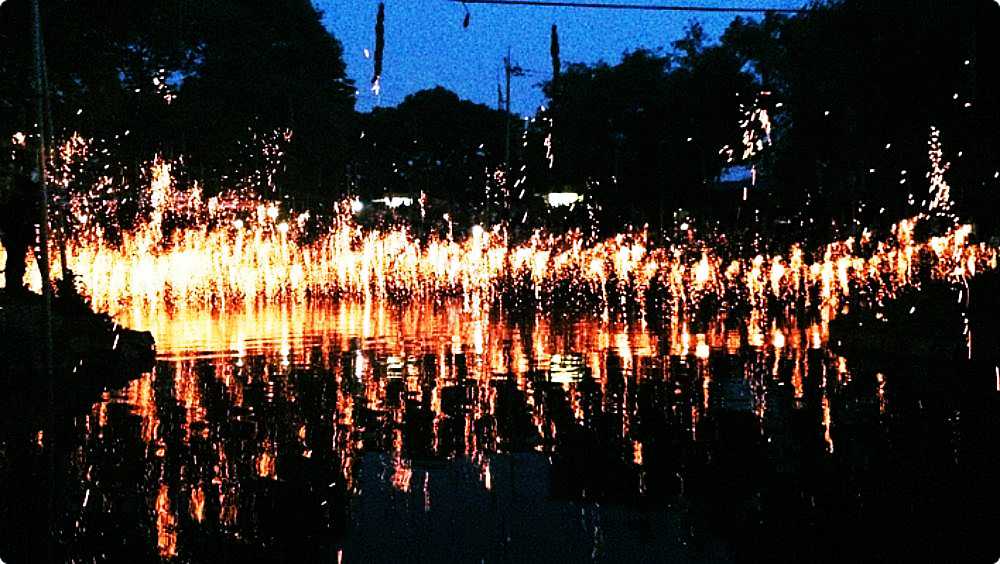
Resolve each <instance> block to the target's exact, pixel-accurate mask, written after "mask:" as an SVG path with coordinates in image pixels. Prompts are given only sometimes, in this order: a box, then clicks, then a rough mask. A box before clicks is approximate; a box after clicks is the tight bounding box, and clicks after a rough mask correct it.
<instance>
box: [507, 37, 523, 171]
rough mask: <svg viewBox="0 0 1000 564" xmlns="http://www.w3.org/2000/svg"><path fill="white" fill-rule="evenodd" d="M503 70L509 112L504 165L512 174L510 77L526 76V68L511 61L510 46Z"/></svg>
mask: <svg viewBox="0 0 1000 564" xmlns="http://www.w3.org/2000/svg"><path fill="white" fill-rule="evenodd" d="M503 72H504V77H505V78H506V80H507V96H506V97H505V99H504V105H505V107H506V112H507V125H506V128H505V129H506V134H505V137H504V159H503V162H504V166H505V167H506V168H507V173H508V174H510V77H512V76H524V69H522V68H521V67H517V66H513V65H512V64H511V62H510V47H507V56H506V57H504V60H503Z"/></svg>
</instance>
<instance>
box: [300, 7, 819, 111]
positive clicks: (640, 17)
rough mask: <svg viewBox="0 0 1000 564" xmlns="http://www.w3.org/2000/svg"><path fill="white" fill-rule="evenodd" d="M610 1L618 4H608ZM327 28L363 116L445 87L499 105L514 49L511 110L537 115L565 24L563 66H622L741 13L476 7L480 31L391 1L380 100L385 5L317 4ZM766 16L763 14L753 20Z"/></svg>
mask: <svg viewBox="0 0 1000 564" xmlns="http://www.w3.org/2000/svg"><path fill="white" fill-rule="evenodd" d="M606 1H608V2H610V1H611V0H606ZM630 2H631V3H645V4H671V3H673V4H684V5H698V6H719V7H735V6H739V7H747V8H797V7H801V6H802V5H803V4H804V3H805V2H804V0H630ZM314 3H315V4H316V6H317V8H319V9H320V10H322V11H323V13H324V18H323V21H324V24H325V25H326V27H327V28H328V29H329V30H330V31H331V32H333V34H334V35H335V36H336V37H337V38H338V39H339V40H340V41H341V43H343V45H344V59H345V61H346V62H347V73H348V76H350V77H351V78H352V79H354V80H355V82H356V84H357V86H358V90H359V93H358V103H357V108H358V110H360V111H368V110H370V109H371V108H372V107H373V106H380V105H381V106H392V105H396V104H398V103H399V102H401V101H402V100H403V98H404V97H406V95H407V94H410V93H413V92H416V91H418V90H421V89H424V88H432V87H434V86H436V85H441V86H444V87H446V88H448V89H450V90H453V91H455V92H457V93H458V94H459V96H461V97H462V98H468V99H470V100H474V101H476V102H481V103H485V104H488V105H490V106H494V105H496V100H497V79H498V76H501V74H500V73H501V66H502V61H503V57H504V55H505V53H506V51H507V47H508V46H509V47H510V48H511V51H512V55H513V57H512V58H513V61H514V64H516V65H520V66H521V67H523V68H524V69H526V71H527V73H526V75H525V76H524V77H520V78H515V79H513V82H512V86H511V88H512V95H511V104H512V109H513V110H514V111H516V112H518V113H521V114H532V113H534V111H535V109H537V108H538V106H539V105H540V104H542V103H544V96H543V95H542V92H541V89H540V88H539V87H538V84H539V83H540V82H542V81H544V80H547V79H548V78H549V75H550V74H551V69H552V65H551V62H550V59H549V29H550V27H551V25H552V24H553V23H554V24H556V25H558V26H559V42H560V46H561V55H562V61H563V65H565V64H567V63H571V62H586V63H593V62H596V61H598V60H605V61H608V62H618V61H619V60H620V59H621V55H622V53H623V52H624V51H626V50H634V49H636V48H638V47H647V48H653V49H655V48H665V49H670V43H671V42H672V41H674V40H675V39H678V38H680V37H681V36H683V34H684V28H685V26H686V25H687V24H688V22H690V21H692V20H695V19H696V20H697V21H700V22H701V23H702V25H703V26H704V27H705V31H706V32H708V34H709V36H710V38H711V39H713V40H715V39H717V38H718V36H719V35H720V34H721V33H722V32H723V31H724V30H725V28H726V26H727V25H728V24H729V22H730V21H731V20H732V19H733V17H734V15H733V14H712V13H694V12H645V11H634V10H632V11H618V10H580V9H567V8H541V7H510V6H492V5H469V11H470V12H471V13H472V21H471V25H470V26H469V28H468V29H463V28H462V18H463V16H464V14H465V12H464V10H463V8H462V5H461V4H458V3H452V2H449V1H448V0H386V2H385V11H386V18H385V28H386V30H385V43H386V44H385V57H384V70H383V76H382V95H381V99H379V98H378V97H376V96H375V95H374V94H373V93H372V92H371V90H370V89H369V83H370V81H371V74H372V65H373V61H372V60H371V59H370V58H369V59H366V58H365V55H364V50H365V49H366V48H367V49H368V50H369V51H371V52H374V45H375V31H374V29H375V13H376V11H377V10H378V1H377V0H315V1H314ZM750 15H751V16H752V17H760V15H759V14H756V15H754V14H750Z"/></svg>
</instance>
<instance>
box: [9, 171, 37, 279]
mask: <svg viewBox="0 0 1000 564" xmlns="http://www.w3.org/2000/svg"><path fill="white" fill-rule="evenodd" d="M6 184H7V185H6V186H4V185H0V243H2V244H3V246H4V249H6V251H7V264H6V265H5V266H4V275H5V277H6V278H5V279H6V283H7V289H8V291H12V292H17V291H24V290H25V287H24V273H25V271H26V270H27V263H26V261H25V256H26V255H27V252H28V249H30V248H31V246H32V244H33V243H34V241H35V223H36V219H37V218H38V206H39V204H40V190H39V187H38V183H37V182H35V181H33V180H32V179H31V178H29V177H28V176H26V175H24V174H16V173H15V174H14V175H13V176H12V177H11V178H10V179H9V180H8V181H7V183H6Z"/></svg>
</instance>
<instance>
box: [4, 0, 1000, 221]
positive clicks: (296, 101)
mask: <svg viewBox="0 0 1000 564" xmlns="http://www.w3.org/2000/svg"><path fill="white" fill-rule="evenodd" d="M813 7H814V8H815V9H814V10H813V11H811V12H809V13H806V14H802V15H796V16H793V17H792V16H784V15H776V14H768V15H767V16H765V17H763V18H762V19H744V18H737V19H736V20H734V21H733V22H732V24H731V25H730V26H729V27H728V28H727V29H726V31H725V32H724V33H723V35H722V36H721V37H719V38H709V37H707V36H706V34H705V33H704V31H703V30H702V28H701V27H700V26H699V25H697V24H696V23H693V24H692V25H690V26H689V28H688V31H687V34H686V35H685V36H684V37H683V38H680V39H678V40H676V41H674V42H673V43H671V44H670V45H669V47H668V48H666V49H663V50H637V51H631V52H626V53H625V55H624V56H623V58H622V60H621V61H620V62H617V63H614V64H610V63H603V62H602V63H598V64H593V65H585V64H577V63H569V64H561V66H560V67H559V68H561V73H560V75H559V77H558V78H557V79H555V80H550V81H547V82H545V83H544V84H541V85H540V86H541V87H542V88H543V90H544V92H545V94H546V96H547V97H548V99H549V103H548V104H547V106H548V108H547V109H546V110H545V111H543V112H540V113H539V114H538V115H537V116H535V119H534V120H531V121H530V122H525V121H522V120H521V119H519V118H516V117H515V118H514V119H513V120H512V121H513V124H514V125H513V128H514V133H513V135H512V136H511V137H512V146H513V151H512V161H513V162H511V163H509V167H508V168H507V170H508V178H509V180H510V182H511V183H513V181H514V180H516V179H518V178H521V177H522V176H523V177H524V180H523V181H522V182H521V183H520V185H519V187H518V188H516V189H512V190H509V192H508V195H507V196H505V197H506V198H507V199H508V200H509V202H507V203H504V202H499V204H498V207H496V208H493V209H492V211H491V205H490V204H489V203H488V202H487V201H486V200H487V199H488V193H489V189H490V186H491V184H492V183H495V182H496V179H495V176H494V174H495V172H496V171H498V170H502V169H503V168H504V163H503V156H504V153H505V135H504V132H505V128H506V123H507V116H506V115H505V114H504V113H503V112H501V111H497V110H493V109H490V108H488V107H486V106H483V105H480V104H474V103H471V102H467V101H463V100H460V99H459V98H458V97H457V96H456V95H454V94H453V93H451V92H448V91H447V90H444V89H442V88H437V89H434V90H429V91H423V92H419V93H416V94H413V95H411V96H408V97H407V98H406V100H405V101H404V102H402V103H401V104H400V105H399V106H398V107H395V108H379V109H376V110H375V111H373V112H371V113H367V114H360V113H357V112H355V110H354V101H355V92H356V90H355V88H356V86H355V85H354V83H353V82H352V81H351V80H350V79H348V78H347V76H346V69H345V65H344V62H343V58H342V46H341V44H340V43H339V41H338V40H337V39H335V38H334V37H332V36H331V35H330V34H329V32H327V31H326V30H325V29H324V28H323V26H322V24H321V14H320V13H319V12H318V11H317V10H316V8H315V7H314V6H313V5H312V4H311V3H310V2H309V1H308V0H273V1H266V2H265V1H235V0H231V1H222V2H194V1H189V0H171V1H155V0H146V1H142V2H106V1H105V2H102V1H98V0H85V1H73V2H70V1H68V0H50V1H46V2H42V8H43V13H42V21H43V26H44V38H45V48H46V53H45V55H46V61H47V65H48V69H47V71H48V81H49V92H50V97H51V104H50V110H51V115H52V123H53V124H54V129H55V130H56V131H55V132H54V134H55V136H56V137H60V136H63V135H65V134H67V133H69V132H73V131H76V132H79V133H81V134H82V135H84V136H86V137H94V138H98V139H104V140H107V142H108V143H111V144H113V145H114V146H113V154H114V158H115V159H117V160H118V161H119V162H120V163H122V164H124V165H126V166H125V169H126V170H131V171H132V173H133V174H134V173H136V171H138V170H139V167H138V166H137V165H139V164H140V163H142V162H144V161H146V160H148V159H149V158H150V157H151V156H152V155H153V154H156V153H160V154H164V155H166V156H168V157H174V158H183V159H184V162H185V165H186V168H187V170H188V171H189V172H190V173H191V174H192V175H194V176H196V177H198V178H200V179H202V180H203V181H204V182H205V183H206V184H207V186H209V187H210V188H212V187H213V186H216V187H217V186H220V185H225V184H226V182H227V181H229V180H231V179H232V178H233V176H234V175H239V174H241V169H242V168H246V166H247V157H246V155H247V148H248V147H250V146H252V140H253V139H254V138H255V136H256V137H257V138H260V137H261V136H266V135H270V134H272V133H273V132H275V131H278V132H284V131H291V132H292V135H291V137H290V141H289V142H288V144H287V148H286V154H284V155H283V161H284V163H285V164H284V167H283V169H282V170H281V171H280V174H279V175H278V176H277V179H276V181H275V185H276V188H277V189H278V190H280V191H281V192H282V193H284V194H287V195H294V196H296V197H303V198H308V199H310V200H320V201H332V200H334V199H337V198H340V197H342V196H344V195H346V194H360V195H362V196H363V197H366V198H373V197H378V196H381V195H384V194H387V193H407V194H410V195H416V194H419V193H421V192H423V193H424V194H426V197H427V200H428V201H429V202H431V203H432V204H433V203H437V204H439V205H440V206H441V207H442V208H452V209H458V210H459V211H461V212H463V213H465V214H466V215H467V216H469V217H470V218H471V217H472V216H473V215H475V214H479V215H478V216H477V219H483V217H484V216H483V215H482V214H483V213H492V215H490V217H491V218H495V217H497V215H496V209H503V210H506V212H505V213H508V214H509V216H510V217H512V218H516V217H520V216H521V213H522V211H524V210H526V209H528V208H530V206H532V205H538V204H536V202H540V201H541V200H540V199H538V198H537V197H532V195H537V194H542V193H545V192H549V191H553V190H557V191H558V190H563V191H577V192H585V193H586V194H587V197H588V198H589V200H590V201H591V202H593V203H596V204H598V206H597V207H598V209H599V210H600V212H599V215H598V218H599V219H600V220H601V223H602V224H603V225H605V226H609V227H610V228H615V226H618V225H621V224H622V223H624V222H628V223H632V224H636V225H639V224H642V223H649V224H651V225H653V226H664V227H666V226H669V225H670V224H671V222H672V221H673V219H672V218H673V217H674V216H673V215H672V212H674V211H675V210H677V209H684V210H688V211H690V212H694V213H695V214H696V215H698V216H701V217H709V218H713V217H714V218H717V219H720V220H724V221H729V220H730V219H731V217H732V216H733V215H736V216H737V217H739V216H740V215H739V214H742V217H744V218H746V217H749V216H750V215H752V214H751V211H752V209H759V210H761V216H760V217H761V218H762V219H761V221H770V220H772V219H777V218H780V219H782V221H783V222H784V224H786V225H789V226H791V227H790V229H792V230H796V231H798V230H805V231H807V232H808V233H806V234H807V235H808V234H810V233H812V234H817V235H820V234H822V235H823V236H826V235H829V233H828V231H829V229H830V225H831V223H836V224H837V225H840V226H848V227H849V226H852V225H859V224H864V225H879V224H882V225H884V224H887V223H889V222H890V221H892V220H894V219H896V218H898V217H901V216H903V215H906V214H910V213H912V212H914V211H916V209H917V208H919V207H920V204H921V201H922V200H924V199H925V198H926V192H927V190H926V187H927V183H926V180H925V178H924V173H925V172H926V171H927V170H928V163H927V140H928V136H929V132H930V127H931V126H936V127H937V128H939V129H940V130H941V132H942V141H943V142H944V145H945V149H946V151H947V152H946V156H947V158H948V160H950V161H951V162H952V168H951V171H950V176H949V179H950V180H951V183H952V185H953V187H954V193H955V195H956V196H957V199H958V200H959V203H960V205H963V211H964V212H967V213H969V214H970V215H971V216H972V218H973V219H975V220H977V221H979V222H980V223H981V224H983V225H984V227H987V228H988V229H990V230H993V228H994V226H993V225H992V218H991V217H990V216H991V214H987V213H986V210H990V209H992V208H993V207H994V206H995V205H996V204H997V203H998V202H997V201H996V200H997V196H996V194H997V193H998V190H997V188H1000V184H998V181H997V179H995V178H994V174H993V173H994V169H995V168H996V164H995V163H996V158H995V156H996V155H997V149H998V141H997V139H998V135H1000V134H998V132H1000V117H998V106H1000V104H998V96H997V95H996V94H995V93H994V92H992V91H991V90H990V89H989V88H988V87H987V83H988V82H989V75H990V69H991V67H992V65H993V61H992V60H990V59H991V58H992V57H995V54H994V53H995V52H996V51H997V49H994V45H993V43H994V42H995V40H994V37H995V33H990V32H986V33H984V32H983V31H982V30H986V29H989V27H990V22H993V23H994V24H995V23H997V20H998V18H1000V7H998V6H997V4H996V3H995V2H993V1H992V0H968V1H963V2H944V1H939V0H915V1H914V2H909V3H907V4H906V6H905V8H902V7H900V6H899V5H898V3H896V2H888V1H884V0H843V1H841V2H828V3H827V2H821V3H817V4H815V5H814V6H813ZM389 17H391V14H390V16H389ZM373 18H374V11H373ZM373 21H374V19H373ZM442 25H445V24H442ZM30 29H31V27H30V10H29V3H28V2H27V1H26V0H8V1H7V2H5V3H3V4H2V5H0V38H2V41H0V136H2V137H0V139H3V141H2V142H3V143H4V144H7V143H9V141H8V140H9V139H10V138H11V135H12V134H13V133H14V132H17V131H31V129H32V124H33V123H34V121H35V109H34V108H35V106H34V103H35V98H34V94H33V91H32V88H31V85H32V80H33V71H34V67H33V65H32V59H31V57H32V53H31V36H30ZM994 29H996V28H995V27H994ZM469 32H470V33H474V32H475V28H474V27H473V28H470V30H469ZM754 108H762V109H765V110H767V112H768V113H769V115H770V121H771V123H772V125H773V129H772V131H771V141H772V143H771V144H770V145H769V146H766V147H763V149H762V150H761V151H759V152H758V153H757V154H755V155H753V156H751V157H749V158H743V135H744V132H745V129H746V128H744V127H741V126H740V122H741V120H744V119H746V117H747V116H748V115H749V112H751V111H752V110H753V109H754ZM754 123H756V122H754ZM522 125H523V127H522ZM751 125H752V124H751ZM757 125H758V126H759V125H760V124H759V123H757ZM757 129H758V131H756V134H757V135H758V137H760V136H762V135H763V132H762V131H759V129H760V128H759V127H758V128H757ZM126 132H127V134H126ZM547 138H548V139H549V140H550V141H551V145H552V150H551V153H550V154H549V155H547V151H546V147H545V140H546V139H547ZM522 141H523V142H522ZM887 147H888V148H887ZM726 148H728V150H727V149H726ZM959 151H961V156H959ZM549 156H551V157H552V160H551V161H550V160H549V158H548V157H549ZM5 166H6V165H5ZM733 166H740V167H749V166H754V167H755V168H756V171H757V175H758V180H759V182H758V185H757V187H756V189H755V190H753V191H752V192H751V193H750V194H749V196H748V198H749V199H748V201H747V202H743V201H742V198H741V193H742V190H741V187H740V185H738V184H737V185H735V186H733V185H727V184H726V183H724V182H720V179H725V178H726V175H727V174H728V172H727V168H729V167H733ZM902 171H906V173H903V172H902ZM2 174H4V173H0V175H2ZM126 174H127V173H126ZM7 176H8V177H9V176H10V175H9V174H8V175H7ZM743 182H744V183H746V181H743ZM0 186H2V184H0ZM521 188H526V189H527V190H528V197H526V198H521V199H518V198H517V196H518V195H519V193H520V190H521ZM911 194H912V197H910V195H911ZM501 198H502V197H501ZM480 202H482V204H481V205H480V204H479V203H480ZM470 203H475V204H476V205H470ZM508 206H512V207H513V208H514V209H508ZM522 208H523V209H522ZM883 208H884V211H883ZM809 219H812V221H811V222H810V221H808V220H809ZM744 221H745V220H744Z"/></svg>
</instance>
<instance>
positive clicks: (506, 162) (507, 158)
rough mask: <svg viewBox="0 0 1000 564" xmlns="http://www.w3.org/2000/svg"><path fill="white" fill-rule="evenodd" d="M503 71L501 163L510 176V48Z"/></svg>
mask: <svg viewBox="0 0 1000 564" xmlns="http://www.w3.org/2000/svg"><path fill="white" fill-rule="evenodd" d="M503 71H504V75H505V76H506V77H507V97H506V98H505V100H504V103H505V105H506V110H507V126H506V131H507V133H506V137H505V141H504V153H503V162H504V166H506V167H507V171H506V172H507V174H510V47H508V48H507V58H506V59H504V60H503Z"/></svg>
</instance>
